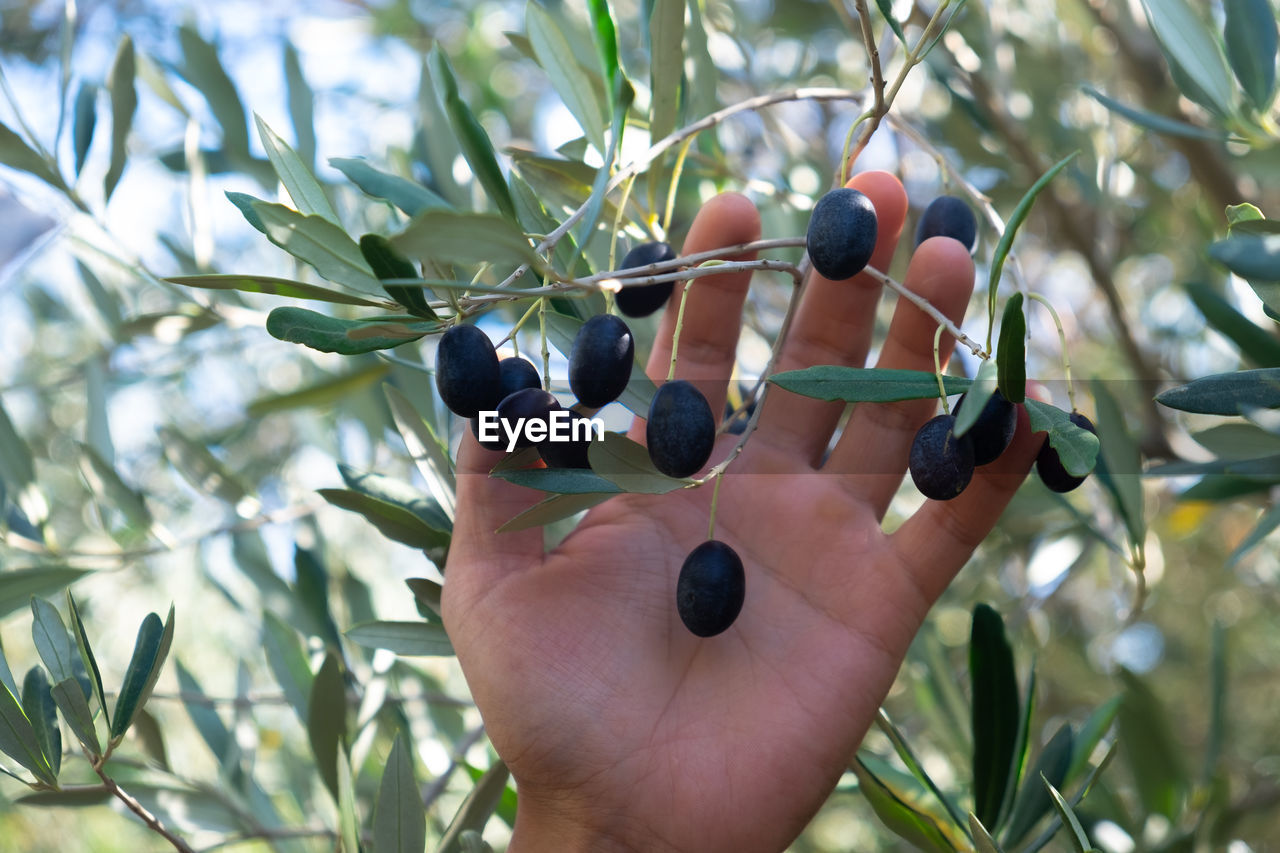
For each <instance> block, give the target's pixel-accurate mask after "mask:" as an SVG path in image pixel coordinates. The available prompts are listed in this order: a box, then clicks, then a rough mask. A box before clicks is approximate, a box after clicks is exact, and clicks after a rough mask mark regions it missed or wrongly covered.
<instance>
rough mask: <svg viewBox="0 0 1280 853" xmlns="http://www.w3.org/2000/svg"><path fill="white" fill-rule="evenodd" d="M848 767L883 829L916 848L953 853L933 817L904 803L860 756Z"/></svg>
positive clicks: (948, 841) (952, 848) (952, 847)
mask: <svg viewBox="0 0 1280 853" xmlns="http://www.w3.org/2000/svg"><path fill="white" fill-rule="evenodd" d="M849 769H850V770H852V771H853V773H854V775H855V776H857V777H858V789H859V791H861V793H862V795H863V796H864V797H866V798H867V802H868V803H869V804H870V805H871V809H872V811H874V812H875V813H876V817H878V818H879V819H880V822H881V823H883V824H884V825H885V827H886V828H888V829H889V830H890V831H891V832H893V833H894V834H895V835H897V836H898V837H899V838H902V839H905V840H906V841H908V842H910V843H911V844H912V845H914V846H915V847H916V848H917V849H918V850H925V851H933V853H954V851H955V850H956V847H955V846H954V845H953V844H952V843H951V842H950V840H948V838H947V836H946V835H945V834H944V833H943V831H942V828H941V827H940V826H939V825H938V823H937V821H936V820H935V819H934V817H933V816H932V815H930V814H927V813H925V812H923V811H920V810H918V809H916V808H914V807H912V806H911V805H910V804H909V803H907V801H906V800H905V799H903V798H902V796H901V795H900V794H899V793H898V792H896V791H894V789H893V788H891V787H890V786H889V785H888V784H887V783H886V781H885V780H883V779H881V778H880V777H879V776H877V775H876V774H875V773H873V772H872V770H871V768H870V767H868V766H867V764H866V762H864V761H863V759H862V758H860V757H858V756H856V755H855V756H854V758H853V763H852V764H850V766H849Z"/></svg>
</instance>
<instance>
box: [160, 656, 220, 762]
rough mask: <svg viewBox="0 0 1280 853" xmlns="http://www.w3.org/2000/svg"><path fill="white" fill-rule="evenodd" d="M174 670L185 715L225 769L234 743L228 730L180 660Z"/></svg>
mask: <svg viewBox="0 0 1280 853" xmlns="http://www.w3.org/2000/svg"><path fill="white" fill-rule="evenodd" d="M174 670H175V671H176V672H177V675H178V689H179V690H180V691H181V692H182V705H183V707H184V708H186V709H187V715H188V716H189V717H191V722H192V723H193V724H194V725H195V727H196V731H197V732H199V733H200V737H201V739H203V740H204V742H205V744H206V745H207V746H208V747H209V751H210V752H212V753H213V757H214V758H216V759H218V765H219V766H221V767H224V768H225V767H226V762H227V759H228V758H230V757H231V756H232V753H233V751H234V750H233V748H232V747H233V746H234V741H233V739H232V736H231V731H230V729H228V728H227V726H226V724H225V723H223V722H222V718H221V717H220V716H218V711H217V709H216V708H214V707H213V705H212V704H210V703H209V702H207V701H203V700H205V697H206V694H205V692H204V688H202V687H201V686H200V682H199V681H197V680H196V677H195V676H194V675H192V674H191V673H190V672H189V671H188V670H187V668H186V667H185V666H183V665H182V661H181V660H175V661H174Z"/></svg>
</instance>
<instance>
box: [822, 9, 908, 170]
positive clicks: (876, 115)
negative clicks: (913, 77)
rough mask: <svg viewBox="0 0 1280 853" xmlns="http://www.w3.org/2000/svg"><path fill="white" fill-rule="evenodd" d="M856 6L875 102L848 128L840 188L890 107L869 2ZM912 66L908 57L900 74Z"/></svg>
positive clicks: (841, 162)
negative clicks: (856, 138) (855, 142)
mask: <svg viewBox="0 0 1280 853" xmlns="http://www.w3.org/2000/svg"><path fill="white" fill-rule="evenodd" d="M853 5H854V8H855V9H856V10H857V12H858V28H859V29H860V30H861V31H862V45H863V47H864V48H866V51H867V61H868V62H870V63H871V94H872V96H873V98H874V102H873V103H872V105H871V107H870V108H869V109H868V110H867V111H866V112H864V113H863V114H862V115H860V116H858V120H857V121H855V122H854V123H853V126H852V127H850V128H849V135H848V136H846V137H845V141H844V151H843V156H842V157H841V160H840V186H844V185H845V182H846V181H847V180H848V179H849V167H850V165H851V164H852V162H853V160H854V159H856V158H857V156H858V154H860V153H861V152H862V149H863V148H866V147H867V140H869V139H870V138H871V134H873V133H875V132H876V128H878V127H879V126H880V120H881V119H882V118H884V114H885V113H886V112H888V110H889V105H888V104H887V103H885V99H884V71H883V69H882V68H881V67H880V48H879V47H877V46H876V36H875V33H874V32H872V31H871V13H870V11H868V9H867V0H854V4H853ZM913 55H914V53H913ZM913 64H914V63H912V62H911V57H908V58H907V64H906V65H905V66H903V70H902V72H901V74H906V72H907V71H908V70H910V68H911V66H912V65H913ZM894 91H895V92H896V91H897V89H896V88H895V89H894ZM863 122H869V123H868V124H867V125H866V127H865V128H863V130H862V132H861V133H860V134H859V135H858V142H857V144H856V146H855V147H854V149H853V151H852V152H850V150H849V146H850V143H851V142H852V140H853V135H854V133H855V131H857V129H858V128H859V127H860V126H862V124H863Z"/></svg>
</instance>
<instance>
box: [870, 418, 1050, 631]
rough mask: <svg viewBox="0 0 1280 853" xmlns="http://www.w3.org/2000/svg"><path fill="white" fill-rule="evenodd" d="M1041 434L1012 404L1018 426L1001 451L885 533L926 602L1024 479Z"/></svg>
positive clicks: (948, 578)
mask: <svg viewBox="0 0 1280 853" xmlns="http://www.w3.org/2000/svg"><path fill="white" fill-rule="evenodd" d="M1043 443H1044V434H1043V433H1036V434H1033V433H1032V432H1031V426H1030V422H1029V420H1028V418H1027V412H1026V409H1025V408H1024V407H1022V406H1018V428H1017V430H1016V431H1015V432H1014V436H1013V441H1012V442H1011V443H1010V444H1009V447H1008V448H1006V449H1005V452H1004V453H1002V454H1001V455H1000V457H999V458H998V459H996V461H994V462H992V463H991V464H990V465H984V466H982V467H981V468H978V469H977V470H976V471H975V472H974V475H973V480H972V481H971V482H970V483H969V486H968V487H967V488H966V489H965V490H964V492H962V493H961V494H960V496H959V497H957V498H954V499H953V500H949V501H926V502H925V504H924V506H922V507H921V508H920V509H919V510H917V511H916V513H915V515H913V516H911V518H909V519H907V521H906V522H905V523H903V525H902V526H901V527H899V528H898V529H897V530H896V531H894V533H893V535H891V536H890V537H889V544H890V546H891V547H892V548H894V549H895V550H896V551H897V553H898V555H899V557H900V560H899V562H900V564H901V565H902V566H903V568H904V570H905V574H906V579H907V580H909V581H910V582H911V583H912V584H913V586H914V587H915V588H916V589H917V590H919V592H920V595H921V596H922V597H923V599H924V602H925V604H926V606H927V605H929V604H932V603H933V601H934V600H936V599H937V597H938V596H939V595H941V594H942V591H943V590H944V589H946V587H947V584H949V583H951V581H952V579H953V578H954V577H955V575H956V573H957V572H959V571H960V568H961V567H962V566H963V565H964V564H965V562H966V561H968V559H969V557H970V556H971V555H972V554H973V551H974V549H975V548H977V547H978V544H979V543H980V542H982V540H983V539H984V538H986V536H987V534H988V533H990V532H991V528H992V527H994V526H995V523H996V521H997V520H999V518H1000V514H1001V513H1002V512H1004V509H1005V507H1006V506H1007V505H1008V503H1009V500H1010V499H1011V498H1012V497H1013V495H1014V493H1015V492H1017V491H1018V487H1019V486H1021V485H1022V482H1023V481H1024V480H1025V479H1026V478H1027V472H1028V471H1030V470H1031V463H1032V462H1034V461H1035V458H1036V454H1037V453H1038V452H1039V450H1040V445H1041V444H1043Z"/></svg>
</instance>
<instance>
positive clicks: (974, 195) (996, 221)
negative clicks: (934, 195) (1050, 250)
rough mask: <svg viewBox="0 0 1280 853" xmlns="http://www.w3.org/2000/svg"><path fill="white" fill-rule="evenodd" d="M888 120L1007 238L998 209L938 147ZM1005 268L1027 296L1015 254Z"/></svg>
mask: <svg viewBox="0 0 1280 853" xmlns="http://www.w3.org/2000/svg"><path fill="white" fill-rule="evenodd" d="M886 120H887V121H888V122H889V125H890V126H891V127H892V128H893V129H894V130H896V131H898V133H901V134H902V135H903V136H905V137H907V138H908V139H910V140H911V141H912V142H914V143H915V144H916V145H918V146H919V147H920V148H922V149H923V150H925V151H927V152H928V153H929V155H930V156H931V157H933V159H934V161H935V162H937V164H938V167H939V168H940V169H942V171H943V172H945V173H946V175H947V178H948V180H950V181H951V182H952V183H954V184H955V185H956V186H958V187H960V188H961V189H963V190H964V192H965V195H967V196H969V198H970V199H971V200H972V201H973V203H974V204H976V205H977V206H978V209H979V210H981V211H982V214H983V216H984V217H985V218H986V220H987V224H989V225H990V226H991V229H992V230H993V231H995V232H996V237H997V239H999V238H1000V237H1002V236H1004V230H1005V222H1004V220H1003V219H1001V218H1000V214H999V213H997V212H996V207H995V205H994V204H993V203H992V201H991V198H990V196H988V195H986V194H985V193H983V192H982V191H981V190H979V189H978V188H977V187H975V186H974V185H973V184H972V183H971V182H969V181H968V180H967V179H966V178H965V177H964V175H963V174H961V173H960V170H958V169H957V168H956V167H955V166H953V165H952V164H951V161H949V160H948V159H947V157H946V155H945V154H943V153H942V152H941V151H940V150H938V147H937V146H936V145H934V144H933V143H932V142H930V141H929V139H928V137H926V136H925V135H924V134H923V133H921V132H920V131H919V129H917V128H916V127H915V126H914V125H912V124H911V123H910V122H908V121H906V120H905V119H903V118H902V116H900V115H898V114H897V113H889V115H888V116H886ZM1005 268H1006V269H1008V270H1009V271H1010V273H1011V274H1012V275H1013V286H1014V289H1015V290H1018V291H1021V292H1023V293H1025V292H1026V290H1027V282H1026V279H1025V278H1023V275H1022V264H1021V262H1020V261H1019V260H1018V255H1017V253H1016V252H1014V251H1012V250H1010V251H1009V255H1008V257H1007V258H1006V260H1005Z"/></svg>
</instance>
